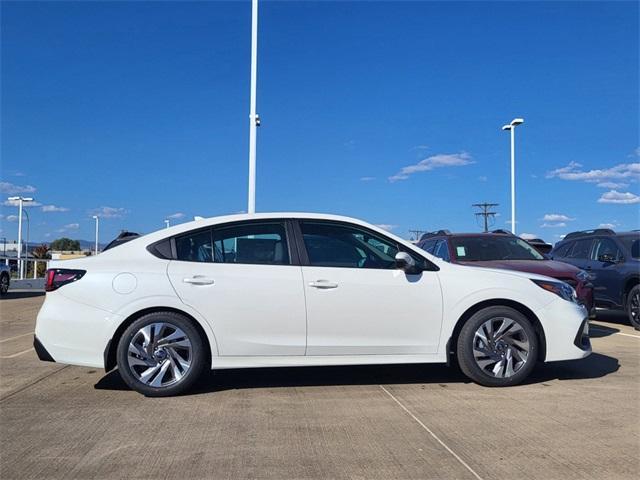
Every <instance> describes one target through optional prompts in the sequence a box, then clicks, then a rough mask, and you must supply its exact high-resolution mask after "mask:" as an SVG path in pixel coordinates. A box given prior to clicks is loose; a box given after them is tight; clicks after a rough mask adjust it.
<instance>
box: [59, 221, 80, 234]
mask: <svg viewBox="0 0 640 480" xmlns="http://www.w3.org/2000/svg"><path fill="white" fill-rule="evenodd" d="M79 228H80V224H79V223H68V224H66V225H65V226H64V227H62V228H60V229H58V230H57V232H58V233H64V232H68V231H72V230H78V229H79Z"/></svg>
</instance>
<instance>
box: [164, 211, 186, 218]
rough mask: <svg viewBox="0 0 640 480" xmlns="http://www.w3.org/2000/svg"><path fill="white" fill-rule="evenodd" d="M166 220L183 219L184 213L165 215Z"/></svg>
mask: <svg viewBox="0 0 640 480" xmlns="http://www.w3.org/2000/svg"><path fill="white" fill-rule="evenodd" d="M167 218H168V219H171V220H177V219H179V218H184V213H182V212H176V213H172V214H171V215H167Z"/></svg>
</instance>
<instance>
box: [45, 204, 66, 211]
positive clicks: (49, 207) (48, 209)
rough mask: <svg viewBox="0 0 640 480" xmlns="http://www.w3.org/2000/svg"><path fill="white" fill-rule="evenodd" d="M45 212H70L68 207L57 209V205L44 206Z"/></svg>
mask: <svg viewBox="0 0 640 480" xmlns="http://www.w3.org/2000/svg"><path fill="white" fill-rule="evenodd" d="M42 211H43V212H68V211H69V209H68V208H67V207H57V206H55V205H43V206H42Z"/></svg>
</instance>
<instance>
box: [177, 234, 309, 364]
mask: <svg viewBox="0 0 640 480" xmlns="http://www.w3.org/2000/svg"><path fill="white" fill-rule="evenodd" d="M286 231H287V228H286V225H285V223H284V222H273V221H266V222H264V221H263V222H257V221H252V222H243V223H236V224H232V225H228V226H214V227H213V228H207V229H203V230H196V231H193V232H190V233H187V234H185V235H182V236H179V237H177V238H176V240H175V242H176V243H175V246H176V253H177V260H172V261H171V262H170V263H169V269H168V273H169V278H170V280H171V283H172V285H173V287H174V289H175V290H176V292H177V293H178V295H179V297H180V298H181V299H182V301H183V302H184V303H186V304H187V305H189V306H191V307H192V308H194V309H195V310H197V311H198V312H199V313H200V314H201V315H202V316H203V317H205V318H206V319H207V321H208V322H209V323H210V324H211V326H212V328H213V331H214V334H215V337H216V341H217V343H218V350H219V354H220V355H225V356H226V355H239V356H246V355H304V353H305V347H306V334H307V332H306V312H305V302H304V290H303V287H302V271H301V267H300V266H297V265H293V264H292V263H293V262H292V252H291V249H290V243H289V240H288V236H287V233H286Z"/></svg>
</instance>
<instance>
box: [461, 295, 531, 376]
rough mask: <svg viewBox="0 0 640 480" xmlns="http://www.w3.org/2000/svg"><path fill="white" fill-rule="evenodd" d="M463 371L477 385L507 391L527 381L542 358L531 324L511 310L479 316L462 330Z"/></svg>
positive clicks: (488, 311)
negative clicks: (505, 389)
mask: <svg viewBox="0 0 640 480" xmlns="http://www.w3.org/2000/svg"><path fill="white" fill-rule="evenodd" d="M457 354H458V363H459V364H460V369H461V370H462V371H463V372H464V374H465V375H467V376H468V377H469V378H471V379H472V380H473V381H474V382H476V383H479V384H480V385H484V386H487V387H506V386H510V385H516V384H518V383H520V382H521V381H523V380H524V379H525V378H526V377H527V376H528V375H529V374H530V373H531V371H532V370H533V368H534V366H535V363H536V360H537V357H538V338H537V336H536V332H535V330H534V329H533V326H532V325H531V322H530V321H529V320H528V319H527V317H525V316H524V315H523V314H521V313H520V312H518V311H517V310H514V309H513V308H509V307H500V306H496V307H488V308H484V309H482V310H480V311H478V312H476V313H475V314H474V315H473V316H472V317H471V318H470V319H469V320H467V322H466V323H465V324H464V326H463V327H462V330H461V331H460V335H459V336H458V345H457Z"/></svg>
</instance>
